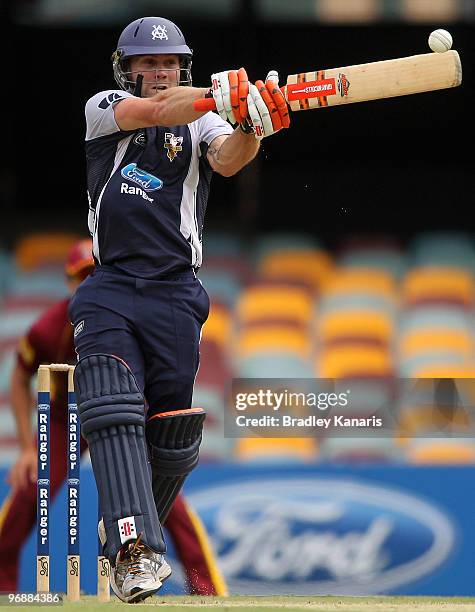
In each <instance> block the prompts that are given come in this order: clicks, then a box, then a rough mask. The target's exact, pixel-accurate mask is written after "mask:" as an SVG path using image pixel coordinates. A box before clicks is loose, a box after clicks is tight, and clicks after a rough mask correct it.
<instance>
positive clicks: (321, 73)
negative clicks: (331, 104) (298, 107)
mask: <svg viewBox="0 0 475 612" xmlns="http://www.w3.org/2000/svg"><path fill="white" fill-rule="evenodd" d="M324 80H325V70H319V71H318V72H317V81H324ZM318 106H328V99H327V97H326V96H322V97H321V98H318Z"/></svg>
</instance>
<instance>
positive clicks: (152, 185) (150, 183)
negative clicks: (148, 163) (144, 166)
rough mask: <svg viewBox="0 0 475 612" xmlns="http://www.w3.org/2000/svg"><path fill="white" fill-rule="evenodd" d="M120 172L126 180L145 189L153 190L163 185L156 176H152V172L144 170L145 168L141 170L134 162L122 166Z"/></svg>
mask: <svg viewBox="0 0 475 612" xmlns="http://www.w3.org/2000/svg"><path fill="white" fill-rule="evenodd" d="M120 173H121V175H122V176H123V177H124V178H125V179H127V180H128V181H132V182H133V183H137V185H140V187H141V188H142V189H144V190H145V191H155V190H157V189H161V188H162V187H163V181H161V180H160V179H159V178H158V177H156V176H153V174H150V173H149V172H145V170H141V169H140V168H138V167H137V164H135V163H132V164H127V166H124V168H122V170H121V171H120Z"/></svg>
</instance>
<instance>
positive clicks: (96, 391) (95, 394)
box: [74, 355, 144, 437]
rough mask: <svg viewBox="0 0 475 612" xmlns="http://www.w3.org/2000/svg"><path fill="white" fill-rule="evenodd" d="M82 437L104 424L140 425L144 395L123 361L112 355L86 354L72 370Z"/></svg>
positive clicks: (107, 425)
mask: <svg viewBox="0 0 475 612" xmlns="http://www.w3.org/2000/svg"><path fill="white" fill-rule="evenodd" d="M74 386H75V389H76V393H77V395H78V400H79V401H78V412H79V415H80V419H81V431H82V434H83V435H84V437H87V435H88V434H89V433H91V432H93V431H98V430H100V429H103V428H104V427H113V426H118V425H141V426H144V398H143V395H142V393H141V392H140V390H139V388H138V386H137V382H136V380H135V377H134V375H133V374H132V372H131V370H130V368H129V367H128V366H127V364H126V363H125V362H123V361H122V360H120V359H118V358H117V357H114V356H113V355H88V356H87V357H84V358H83V359H81V360H80V361H79V362H78V364H77V366H76V368H75V371H74Z"/></svg>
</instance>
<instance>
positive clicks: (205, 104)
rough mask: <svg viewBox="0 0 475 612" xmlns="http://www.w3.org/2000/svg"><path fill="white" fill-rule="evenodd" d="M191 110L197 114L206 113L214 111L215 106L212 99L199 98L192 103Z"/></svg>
mask: <svg viewBox="0 0 475 612" xmlns="http://www.w3.org/2000/svg"><path fill="white" fill-rule="evenodd" d="M193 108H194V109H195V111H198V112H199V113H206V112H207V111H212V110H216V104H215V101H214V98H200V99H199V100H195V101H194V102H193Z"/></svg>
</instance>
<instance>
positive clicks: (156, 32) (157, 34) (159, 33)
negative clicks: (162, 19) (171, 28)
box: [152, 24, 168, 40]
mask: <svg viewBox="0 0 475 612" xmlns="http://www.w3.org/2000/svg"><path fill="white" fill-rule="evenodd" d="M157 38H158V40H168V34H167V28H166V27H165V26H164V25H161V24H159V25H154V26H153V30H152V40H157Z"/></svg>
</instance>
